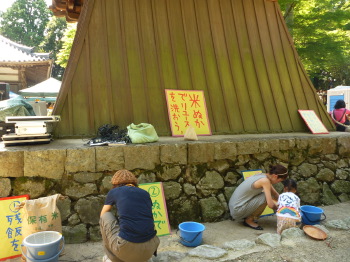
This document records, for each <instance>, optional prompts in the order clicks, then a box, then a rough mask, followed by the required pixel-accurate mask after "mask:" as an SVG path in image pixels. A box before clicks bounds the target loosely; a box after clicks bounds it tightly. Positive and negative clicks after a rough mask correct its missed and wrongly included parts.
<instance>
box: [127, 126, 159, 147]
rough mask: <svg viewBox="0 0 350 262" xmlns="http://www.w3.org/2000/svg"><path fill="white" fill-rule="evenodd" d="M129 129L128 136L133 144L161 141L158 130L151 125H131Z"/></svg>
mask: <svg viewBox="0 0 350 262" xmlns="http://www.w3.org/2000/svg"><path fill="white" fill-rule="evenodd" d="M127 129H128V136H129V137H130V139H131V142H132V143H133V144H139V143H150V142H156V141H158V139H159V137H158V135H157V132H156V130H155V129H154V127H153V126H152V125H151V124H147V123H141V124H138V125H135V124H131V125H129V126H128V127H127Z"/></svg>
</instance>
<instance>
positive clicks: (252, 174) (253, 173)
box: [242, 169, 275, 217]
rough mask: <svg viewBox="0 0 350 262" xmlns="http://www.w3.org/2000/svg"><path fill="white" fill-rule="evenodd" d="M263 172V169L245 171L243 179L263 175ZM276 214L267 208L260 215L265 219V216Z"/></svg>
mask: <svg viewBox="0 0 350 262" xmlns="http://www.w3.org/2000/svg"><path fill="white" fill-rule="evenodd" d="M261 173H262V170H261V169H254V170H244V171H242V175H243V179H244V180H246V179H247V178H248V177H251V176H254V175H257V174H261ZM273 214H275V212H274V211H273V209H271V208H269V207H268V206H266V207H265V209H264V211H263V212H262V214H261V215H260V217H264V216H271V215H273Z"/></svg>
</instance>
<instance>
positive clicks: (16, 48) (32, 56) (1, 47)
mask: <svg viewBox="0 0 350 262" xmlns="http://www.w3.org/2000/svg"><path fill="white" fill-rule="evenodd" d="M49 55H50V54H49V53H33V47H28V46H24V45H20V44H17V43H15V42H13V41H11V40H10V39H8V38H6V37H3V36H1V35H0V62H35V61H45V60H49V59H50V57H49Z"/></svg>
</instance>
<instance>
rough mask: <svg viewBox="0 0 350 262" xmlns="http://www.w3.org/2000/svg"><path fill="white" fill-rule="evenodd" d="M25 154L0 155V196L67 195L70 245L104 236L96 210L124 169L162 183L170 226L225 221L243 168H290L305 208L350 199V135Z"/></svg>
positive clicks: (65, 206)
mask: <svg viewBox="0 0 350 262" xmlns="http://www.w3.org/2000/svg"><path fill="white" fill-rule="evenodd" d="M25 149H26V148H25V147H22V148H21V149H20V150H19V149H10V148H9V149H8V150H3V151H0V166H1V169H0V197H7V196H15V195H22V194H29V195H30V198H31V199H35V198H39V197H44V196H47V195H52V194H56V193H60V194H62V195H63V196H65V199H64V200H60V201H59V202H58V206H59V209H60V211H61V216H62V221H63V222H62V224H63V226H64V227H63V228H64V235H65V238H66V241H67V242H68V243H81V242H85V241H87V240H93V241H97V240H100V239H101V236H100V233H99V226H98V222H99V213H100V210H101V208H102V206H103V203H104V199H105V196H106V193H107V192H108V191H109V190H110V189H111V184H110V180H111V177H112V175H113V174H114V172H115V171H116V170H119V169H121V168H126V169H128V170H131V171H133V172H134V173H135V175H136V176H137V177H138V180H139V183H149V182H163V187H164V192H165V197H166V202H167V209H168V214H169V220H170V223H171V225H172V226H173V227H175V228H176V227H177V225H178V224H179V223H181V222H183V221H201V222H214V221H220V220H224V219H228V218H229V211H228V201H229V199H230V197H231V195H232V193H233V191H234V190H235V188H236V187H237V186H238V185H239V184H240V183H241V182H242V175H241V171H243V170H252V169H262V170H263V171H268V167H269V165H271V164H276V163H280V164H283V165H286V166H288V169H289V174H290V177H291V178H293V179H295V180H297V182H298V192H299V195H300V198H301V201H302V204H310V205H331V204H336V203H339V202H344V201H349V199H350V136H338V137H332V136H324V137H323V136H316V137H312V136H306V137H291V138H264V139H246V140H242V139H236V140H234V139H226V140H225V139H220V140H217V141H213V140H211V141H196V142H185V141H177V142H169V143H166V142H164V143H162V142H159V143H155V144H146V145H127V146H115V147H82V148H67V149H49V148H46V149H41V148H40V147H39V148H38V149H35V147H34V148H31V150H25ZM276 189H277V190H278V191H281V190H282V185H281V184H277V185H276Z"/></svg>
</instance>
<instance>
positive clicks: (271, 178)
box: [229, 164, 288, 230]
mask: <svg viewBox="0 0 350 262" xmlns="http://www.w3.org/2000/svg"><path fill="white" fill-rule="evenodd" d="M287 176H288V170H287V168H286V167H284V166H282V165H279V164H277V165H274V166H272V165H271V166H270V167H269V172H268V173H266V174H263V173H261V174H256V175H254V176H251V177H249V178H248V179H246V180H244V181H243V182H242V183H241V184H240V185H239V186H238V187H237V188H236V190H235V191H234V192H233V194H232V196H231V198H230V201H229V209H230V214H231V216H232V218H233V219H243V225H244V226H246V227H250V228H252V229H256V230H263V228H262V227H261V226H259V225H258V224H257V223H256V222H255V221H256V220H257V219H259V217H260V215H261V214H262V212H263V211H264V209H265V207H266V206H269V207H270V208H272V209H274V210H276V209H277V206H276V204H275V202H274V199H275V200H276V201H277V199H278V197H279V194H278V193H277V191H276V190H275V189H274V187H273V186H272V185H274V184H277V183H279V182H282V181H283V180H285V179H286V178H287Z"/></svg>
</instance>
